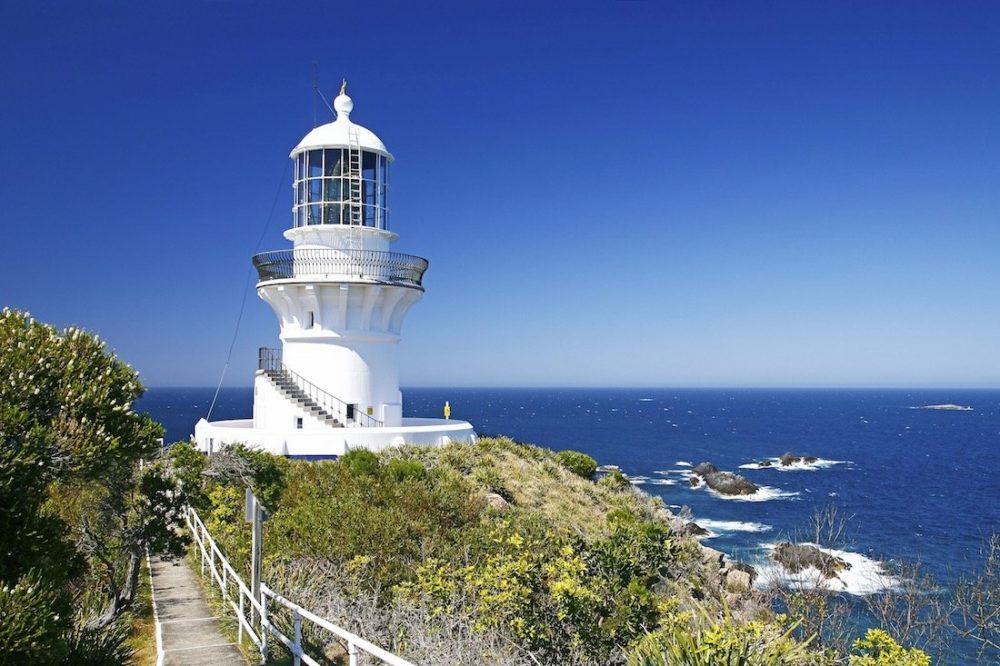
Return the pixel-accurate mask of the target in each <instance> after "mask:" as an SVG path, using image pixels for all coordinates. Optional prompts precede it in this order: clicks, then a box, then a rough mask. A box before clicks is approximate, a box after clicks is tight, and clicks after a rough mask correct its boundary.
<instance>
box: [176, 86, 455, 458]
mask: <svg viewBox="0 0 1000 666" xmlns="http://www.w3.org/2000/svg"><path fill="white" fill-rule="evenodd" d="M333 107H334V109H335V111H336V119H335V120H334V121H333V122H330V123H327V124H324V125H320V126H318V127H316V128H314V129H313V130H312V131H311V132H309V133H308V134H307V135H306V136H305V138H303V139H302V141H301V142H299V144H298V145H297V146H296V147H295V148H294V149H293V150H292V152H291V155H290V157H291V159H292V161H293V163H294V178H293V189H294V198H293V201H294V204H293V206H292V226H291V228H289V229H287V230H286V231H285V232H284V236H285V238H287V239H288V240H290V241H291V242H292V249H290V250H288V249H286V250H276V251H271V252H263V253H261V254H258V255H256V256H254V257H253V264H254V266H255V267H256V269H257V273H258V282H257V294H258V295H259V296H260V297H261V298H262V299H263V300H264V301H266V302H267V304H268V305H270V306H271V309H272V310H274V313H275V315H276V316H277V317H278V324H279V327H280V339H281V349H280V350H276V349H267V348H262V349H261V350H260V355H259V359H258V370H257V374H256V376H255V378H254V407H253V419H244V420H236V421H216V422H208V421H206V420H205V419H202V420H201V421H199V423H198V424H197V426H196V427H195V439H196V440H197V442H198V446H199V448H201V449H202V450H204V451H206V452H209V453H211V452H212V451H213V450H218V449H219V448H220V447H222V446H225V445H226V444H229V443H235V442H241V443H245V444H248V445H250V446H255V447H258V448H263V449H266V450H269V451H271V452H274V453H280V454H285V455H293V456H296V455H304V456H317V455H318V456H334V455H340V454H342V453H343V452H344V451H346V450H348V449H351V448H368V449H376V450H377V449H381V448H384V447H386V446H394V445H400V444H403V443H414V444H444V443H447V442H450V441H472V440H474V438H475V433H474V431H473V428H472V426H471V425H470V424H468V423H466V422H464V421H453V420H451V419H430V418H422V419H421V418H403V409H402V395H401V393H400V390H399V373H398V360H397V349H398V343H399V340H400V333H401V329H402V325H403V319H404V318H405V317H406V314H407V312H409V310H410V308H411V307H412V306H413V305H414V304H415V303H416V302H417V301H419V300H420V298H421V297H422V296H423V293H424V286H423V275H424V271H425V270H426V269H427V260H426V259H423V258H421V257H416V256H413V255H408V254H401V253H398V252H392V251H390V245H391V244H392V243H394V242H395V241H396V240H397V238H398V236H397V234H395V233H393V232H392V231H391V230H390V227H389V165H390V163H391V162H392V161H393V157H392V155H391V154H390V153H389V151H388V150H387V149H386V147H385V144H383V143H382V141H381V140H380V139H379V138H378V137H377V136H376V135H375V134H374V133H373V132H371V131H370V130H368V129H366V128H364V127H362V126H360V125H357V124H355V123H354V122H353V121H352V120H351V112H352V111H353V109H354V103H353V101H352V100H351V98H350V97H348V96H347V91H346V83H345V84H344V85H343V86H342V87H341V91H340V94H339V95H338V96H337V98H336V99H335V100H334V103H333Z"/></svg>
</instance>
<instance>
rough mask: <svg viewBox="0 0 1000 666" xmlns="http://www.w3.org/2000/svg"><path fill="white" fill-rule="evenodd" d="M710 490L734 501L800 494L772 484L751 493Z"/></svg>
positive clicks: (769, 499) (780, 498)
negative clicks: (774, 486) (725, 493)
mask: <svg viewBox="0 0 1000 666" xmlns="http://www.w3.org/2000/svg"><path fill="white" fill-rule="evenodd" d="M704 485H705V484H704V483H699V484H698V486H697V487H696V488H695V489H697V488H701V487H702V486H704ZM708 492H710V493H712V494H713V495H715V496H716V497H718V498H719V499H724V500H732V501H733V502H769V501H771V500H783V499H791V498H793V497H798V496H799V493H797V492H791V491H787V490H782V489H781V488H772V487H771V486H758V487H757V492H755V493H751V494H749V495H723V494H722V493H720V492H716V491H715V490H712V489H711V488H708Z"/></svg>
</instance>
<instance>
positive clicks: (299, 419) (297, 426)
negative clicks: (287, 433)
mask: <svg viewBox="0 0 1000 666" xmlns="http://www.w3.org/2000/svg"><path fill="white" fill-rule="evenodd" d="M295 429H296V430H302V417H301V416H296V417H295Z"/></svg>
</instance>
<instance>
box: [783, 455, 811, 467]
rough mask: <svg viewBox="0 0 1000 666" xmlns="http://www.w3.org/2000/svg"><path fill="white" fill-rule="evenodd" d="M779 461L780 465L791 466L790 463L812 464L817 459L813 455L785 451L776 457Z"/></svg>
mask: <svg viewBox="0 0 1000 666" xmlns="http://www.w3.org/2000/svg"><path fill="white" fill-rule="evenodd" d="M778 460H779V462H781V466H782V467H791V466H792V465H797V464H799V463H803V464H806V465H812V464H813V463H814V462H816V461H817V460H819V458H816V457H815V456H797V455H795V454H792V453H786V454H785V455H783V456H781V458H779V459H778Z"/></svg>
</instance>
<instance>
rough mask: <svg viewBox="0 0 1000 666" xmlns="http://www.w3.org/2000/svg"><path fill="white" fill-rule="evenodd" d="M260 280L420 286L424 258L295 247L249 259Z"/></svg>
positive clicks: (424, 265)
mask: <svg viewBox="0 0 1000 666" xmlns="http://www.w3.org/2000/svg"><path fill="white" fill-rule="evenodd" d="M253 265H254V268H256V269H257V275H258V276H259V278H260V281H261V282H268V281H270V280H287V279H291V278H299V277H309V278H319V279H345V280H351V279H361V280H371V281H373V282H379V283H384V284H393V285H401V286H404V287H416V288H418V289H422V288H423V287H421V280H422V279H423V276H424V271H426V270H427V260H426V259H424V258H422V257H415V256H413V255H412V254H400V253H399V252H376V251H375V250H333V249H325V248H324V249H298V250H274V251H272V252H261V253H260V254H258V255H255V256H254V258H253Z"/></svg>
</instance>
